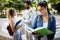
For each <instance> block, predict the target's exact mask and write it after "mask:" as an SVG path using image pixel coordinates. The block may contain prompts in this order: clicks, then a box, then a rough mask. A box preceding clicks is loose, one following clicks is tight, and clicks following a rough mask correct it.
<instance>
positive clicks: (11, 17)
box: [7, 8, 22, 40]
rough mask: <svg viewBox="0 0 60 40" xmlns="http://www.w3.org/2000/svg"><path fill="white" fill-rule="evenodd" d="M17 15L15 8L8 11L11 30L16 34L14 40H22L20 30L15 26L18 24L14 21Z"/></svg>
mask: <svg viewBox="0 0 60 40" xmlns="http://www.w3.org/2000/svg"><path fill="white" fill-rule="evenodd" d="M15 15H16V12H15V10H14V9H13V8H11V9H9V10H8V12H7V17H8V20H9V24H10V26H11V29H12V31H13V32H14V34H13V39H12V40H22V38H21V31H20V29H18V30H16V27H15V24H16V22H15V19H14V17H15Z"/></svg>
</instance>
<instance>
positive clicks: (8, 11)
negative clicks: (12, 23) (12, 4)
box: [7, 8, 15, 19]
mask: <svg viewBox="0 0 60 40" xmlns="http://www.w3.org/2000/svg"><path fill="white" fill-rule="evenodd" d="M14 12H15V9H14V8H9V9H7V18H8V19H9V18H12V17H13V13H14Z"/></svg>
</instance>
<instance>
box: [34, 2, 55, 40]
mask: <svg viewBox="0 0 60 40" xmlns="http://www.w3.org/2000/svg"><path fill="white" fill-rule="evenodd" d="M38 10H39V12H41V14H40V15H37V16H36V18H35V20H34V22H33V29H36V28H39V27H45V28H47V29H49V30H51V31H53V32H54V33H53V34H50V35H47V39H48V40H53V39H54V35H55V33H56V20H55V17H54V16H53V15H51V14H50V12H49V9H48V5H47V2H46V1H42V2H40V3H39V4H38ZM34 36H35V40H40V39H41V36H38V35H34Z"/></svg>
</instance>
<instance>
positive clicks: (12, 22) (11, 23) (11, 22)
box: [10, 19, 15, 32]
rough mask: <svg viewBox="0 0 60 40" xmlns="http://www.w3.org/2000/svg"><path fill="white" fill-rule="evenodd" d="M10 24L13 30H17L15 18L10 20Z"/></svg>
mask: <svg viewBox="0 0 60 40" xmlns="http://www.w3.org/2000/svg"><path fill="white" fill-rule="evenodd" d="M10 26H11V29H12V31H13V32H15V27H14V20H13V19H11V20H10Z"/></svg>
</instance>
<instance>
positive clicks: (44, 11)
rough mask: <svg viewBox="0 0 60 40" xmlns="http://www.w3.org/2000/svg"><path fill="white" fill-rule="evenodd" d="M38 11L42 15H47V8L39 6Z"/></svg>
mask: <svg viewBox="0 0 60 40" xmlns="http://www.w3.org/2000/svg"><path fill="white" fill-rule="evenodd" d="M38 11H40V12H41V14H42V15H45V13H46V12H47V8H45V7H41V6H38Z"/></svg>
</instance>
